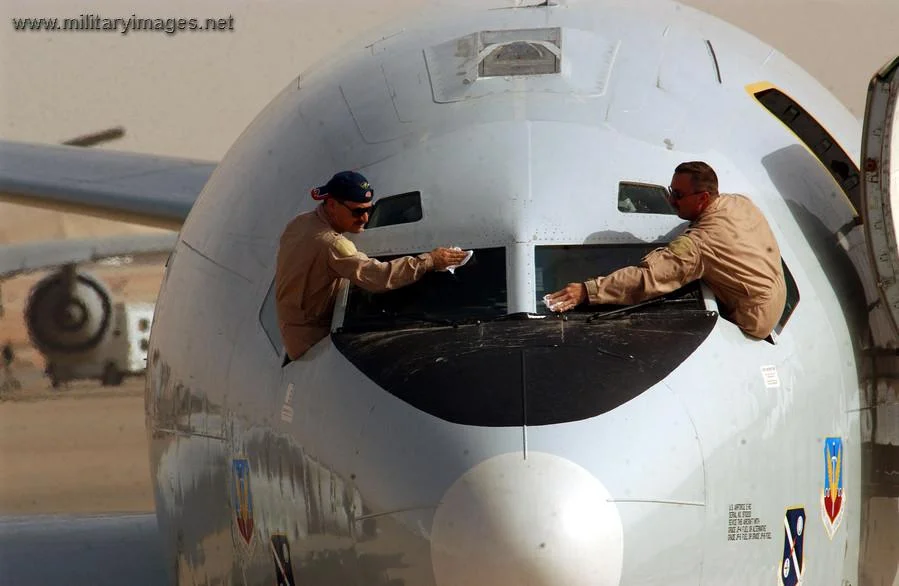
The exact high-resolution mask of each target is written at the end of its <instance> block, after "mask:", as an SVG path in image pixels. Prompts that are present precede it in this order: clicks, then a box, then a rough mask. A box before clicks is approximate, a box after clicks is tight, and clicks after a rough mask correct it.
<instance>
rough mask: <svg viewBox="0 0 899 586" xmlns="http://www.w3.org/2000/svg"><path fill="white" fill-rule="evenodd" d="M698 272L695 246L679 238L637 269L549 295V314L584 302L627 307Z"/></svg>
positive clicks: (675, 286)
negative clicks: (550, 310) (550, 311)
mask: <svg viewBox="0 0 899 586" xmlns="http://www.w3.org/2000/svg"><path fill="white" fill-rule="evenodd" d="M702 272H703V268H702V256H701V254H700V252H699V245H698V244H696V242H694V241H693V240H692V239H690V238H689V237H688V236H686V235H683V236H679V237H677V238H675V239H674V240H672V241H671V243H670V244H669V245H668V246H666V247H665V248H659V249H657V250H654V251H652V252H650V253H649V254H647V255H646V256H645V257H644V258H643V260H642V261H641V262H640V264H639V265H637V266H631V267H625V268H623V269H619V270H617V271H615V272H614V273H612V274H610V275H608V276H605V277H597V278H595V279H590V280H588V281H585V282H583V283H569V284H568V285H567V286H566V287H565V288H564V289H561V290H559V291H556V292H555V293H553V294H552V295H550V296H549V304H550V307H552V310H553V311H568V310H570V309H574V307H575V306H577V305H579V304H581V303H583V302H585V301H587V302H589V303H590V304H593V305H596V304H605V303H608V304H615V305H631V304H634V303H639V302H641V301H643V300H644V299H649V298H651V297H657V296H659V295H664V294H665V293H670V292H671V291H675V290H677V289H679V288H680V287H683V286H684V285H686V284H687V283H690V282H692V281H695V280H696V279H698V278H700V277H702Z"/></svg>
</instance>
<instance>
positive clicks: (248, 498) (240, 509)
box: [231, 458, 253, 546]
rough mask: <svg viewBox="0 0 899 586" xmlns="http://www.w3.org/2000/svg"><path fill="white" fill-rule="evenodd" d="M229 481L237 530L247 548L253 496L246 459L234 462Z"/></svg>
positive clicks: (251, 539)
mask: <svg viewBox="0 0 899 586" xmlns="http://www.w3.org/2000/svg"><path fill="white" fill-rule="evenodd" d="M231 479H232V482H233V495H234V514H235V516H236V517H237V529H238V531H240V536H241V537H242V538H243V540H244V542H245V543H246V544H247V545H248V546H249V545H250V544H251V543H252V541H253V495H252V493H251V492H250V463H249V461H247V459H246V458H242V459H235V460H234V462H233V466H232V469H231Z"/></svg>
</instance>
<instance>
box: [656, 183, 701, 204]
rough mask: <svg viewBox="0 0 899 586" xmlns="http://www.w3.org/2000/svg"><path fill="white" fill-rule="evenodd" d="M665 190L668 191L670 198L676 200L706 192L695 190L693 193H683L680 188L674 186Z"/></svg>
mask: <svg viewBox="0 0 899 586" xmlns="http://www.w3.org/2000/svg"><path fill="white" fill-rule="evenodd" d="M665 191H667V192H668V198H669V199H673V200H674V201H680V200H682V199H684V198H685V197H690V196H691V195H698V194H700V193H705V192H704V191H694V192H693V193H682V192H680V191H679V190H677V189H675V188H673V187H670V186H669V187H667V188H666V189H665Z"/></svg>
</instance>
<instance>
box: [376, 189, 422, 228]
mask: <svg viewBox="0 0 899 586" xmlns="http://www.w3.org/2000/svg"><path fill="white" fill-rule="evenodd" d="M421 218H422V211H421V192H419V191H410V192H409V193H401V194H399V195H391V196H390V197H384V198H381V199H378V200H376V201H375V205H374V209H373V210H372V212H371V216H370V217H369V220H368V224H367V225H366V226H365V228H366V229H371V228H381V227H384V226H396V225H397V224H409V223H412V222H417V221H419V220H421Z"/></svg>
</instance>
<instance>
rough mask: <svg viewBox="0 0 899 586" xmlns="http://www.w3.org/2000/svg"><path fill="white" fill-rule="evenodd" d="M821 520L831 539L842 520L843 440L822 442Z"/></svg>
mask: <svg viewBox="0 0 899 586" xmlns="http://www.w3.org/2000/svg"><path fill="white" fill-rule="evenodd" d="M821 519H822V520H823V521H824V528H825V529H826V530H827V535H828V536H829V537H830V538H831V539H833V536H834V533H836V531H837V527H839V526H840V522H841V521H842V520H843V440H842V439H841V438H838V437H829V438H826V439H825V440H824V487H823V488H822V490H821Z"/></svg>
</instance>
